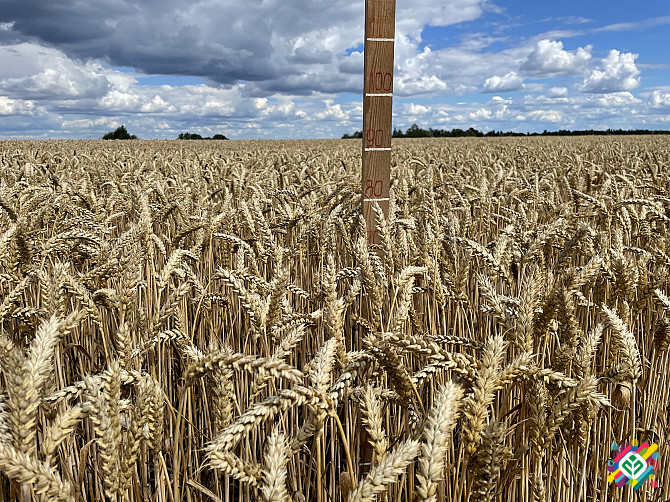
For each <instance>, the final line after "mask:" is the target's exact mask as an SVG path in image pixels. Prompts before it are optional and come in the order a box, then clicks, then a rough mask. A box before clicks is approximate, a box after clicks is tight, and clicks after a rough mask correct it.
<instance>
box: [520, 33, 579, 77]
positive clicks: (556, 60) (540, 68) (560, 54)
mask: <svg viewBox="0 0 670 502" xmlns="http://www.w3.org/2000/svg"><path fill="white" fill-rule="evenodd" d="M591 50H592V47H591V46H590V45H587V46H586V47H579V48H578V49H577V50H575V51H566V50H565V49H563V42H561V41H560V40H559V41H556V40H540V41H539V42H537V44H536V45H535V48H534V49H533V51H532V52H531V53H530V54H529V55H528V58H527V59H526V61H525V62H524V63H523V64H522V65H521V71H522V72H523V73H524V74H527V75H530V76H534V77H554V76H558V75H578V74H580V73H581V72H582V71H583V70H584V68H585V67H586V65H587V64H588V62H589V61H590V59H591Z"/></svg>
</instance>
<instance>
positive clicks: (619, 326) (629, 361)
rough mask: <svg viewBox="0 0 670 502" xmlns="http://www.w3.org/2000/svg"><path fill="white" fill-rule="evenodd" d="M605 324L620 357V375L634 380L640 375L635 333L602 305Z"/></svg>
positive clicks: (614, 313)
mask: <svg viewBox="0 0 670 502" xmlns="http://www.w3.org/2000/svg"><path fill="white" fill-rule="evenodd" d="M602 311H603V314H604V315H605V324H606V326H607V327H608V328H610V329H611V330H612V337H613V339H614V342H615V344H616V347H617V351H618V353H619V356H620V357H621V359H622V364H621V371H622V376H623V378H625V379H626V380H628V381H631V382H636V381H637V380H638V379H639V378H640V377H641V376H642V360H641V358H640V351H639V349H638V347H637V341H636V340H635V335H633V333H631V332H630V331H629V330H628V328H627V327H626V325H625V324H624V323H623V321H622V320H621V318H620V317H619V316H618V315H617V313H616V312H615V311H613V310H610V309H609V308H607V306H606V305H603V306H602Z"/></svg>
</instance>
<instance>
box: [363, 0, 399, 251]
mask: <svg viewBox="0 0 670 502" xmlns="http://www.w3.org/2000/svg"><path fill="white" fill-rule="evenodd" d="M394 47H395V0H365V56H364V59H365V69H364V72H365V81H364V85H363V176H362V182H363V217H364V218H365V221H366V227H367V233H368V242H369V243H372V244H379V243H380V242H379V236H378V235H377V232H376V230H375V226H376V225H375V214H374V211H373V210H372V207H373V204H374V202H375V201H377V202H378V203H379V205H380V207H381V208H382V210H383V212H384V215H385V216H388V210H389V188H390V186H391V134H392V131H391V128H392V127H393V124H392V120H393V56H394Z"/></svg>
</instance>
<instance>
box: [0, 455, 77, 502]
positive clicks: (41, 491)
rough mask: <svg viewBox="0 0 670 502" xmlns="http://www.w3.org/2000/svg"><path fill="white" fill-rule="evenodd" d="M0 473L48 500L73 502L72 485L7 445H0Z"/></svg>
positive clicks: (43, 465) (36, 461) (32, 458)
mask: <svg viewBox="0 0 670 502" xmlns="http://www.w3.org/2000/svg"><path fill="white" fill-rule="evenodd" d="M0 471H2V472H3V473H5V475H6V476H7V477H8V478H10V479H15V480H16V481H18V482H19V483H22V484H23V483H25V484H28V485H31V486H32V487H33V489H34V490H35V492H36V493H37V494H38V495H43V496H45V497H47V498H48V499H49V500H56V501H63V502H74V500H75V498H74V496H73V491H72V485H70V483H69V482H68V481H63V480H62V479H61V478H60V476H59V475H58V474H56V473H54V472H53V471H52V470H51V469H50V468H49V466H48V465H47V464H44V463H42V462H40V461H38V460H37V459H36V458H35V457H32V456H30V455H27V454H26V453H23V452H21V451H19V450H17V449H15V448H12V447H11V446H10V445H8V444H0Z"/></svg>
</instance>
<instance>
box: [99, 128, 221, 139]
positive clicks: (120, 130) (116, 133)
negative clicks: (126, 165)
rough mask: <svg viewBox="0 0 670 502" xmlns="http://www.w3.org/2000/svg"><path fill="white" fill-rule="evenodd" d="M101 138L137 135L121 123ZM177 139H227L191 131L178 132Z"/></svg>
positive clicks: (122, 137)
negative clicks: (203, 135) (205, 135)
mask: <svg viewBox="0 0 670 502" xmlns="http://www.w3.org/2000/svg"><path fill="white" fill-rule="evenodd" d="M102 139H138V138H137V136H135V135H134V134H130V133H129V132H128V130H127V129H126V126H125V125H122V126H120V127H117V128H116V129H115V130H114V131H110V132H108V133H107V134H105V135H104V136H103V137H102ZM177 139H204V140H206V139H217V140H223V139H228V138H226V137H225V136H224V135H223V134H215V135H214V136H212V137H211V138H210V137H205V138H203V137H202V136H201V135H200V134H196V133H191V132H186V133H183V132H182V133H180V134H179V136H178V137H177Z"/></svg>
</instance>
